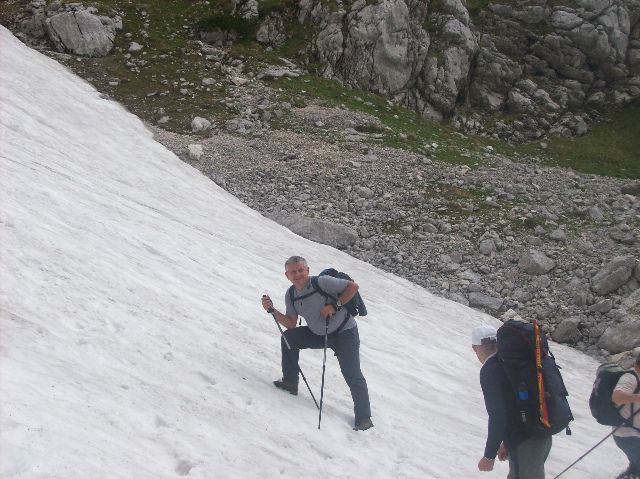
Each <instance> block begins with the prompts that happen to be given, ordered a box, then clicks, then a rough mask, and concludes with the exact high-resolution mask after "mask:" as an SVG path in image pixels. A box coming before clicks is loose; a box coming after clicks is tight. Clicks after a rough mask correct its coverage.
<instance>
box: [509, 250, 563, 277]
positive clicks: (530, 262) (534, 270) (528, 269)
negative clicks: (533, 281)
mask: <svg viewBox="0 0 640 479" xmlns="http://www.w3.org/2000/svg"><path fill="white" fill-rule="evenodd" d="M555 266H556V264H555V262H554V261H553V260H552V259H551V258H548V257H547V256H546V255H545V254H544V253H541V252H540V251H537V250H534V249H530V250H528V251H527V252H526V253H524V254H523V255H522V256H521V257H520V260H519V261H518V267H519V268H520V269H521V270H522V271H524V272H525V273H529V274H534V275H540V274H545V273H548V272H549V271H551V270H552V269H553V268H555Z"/></svg>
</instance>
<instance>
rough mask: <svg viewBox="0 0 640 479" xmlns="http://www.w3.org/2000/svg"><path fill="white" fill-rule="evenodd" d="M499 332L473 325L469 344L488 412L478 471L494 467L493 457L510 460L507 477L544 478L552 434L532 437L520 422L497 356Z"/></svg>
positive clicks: (515, 478) (512, 394) (511, 393)
mask: <svg viewBox="0 0 640 479" xmlns="http://www.w3.org/2000/svg"><path fill="white" fill-rule="evenodd" d="M497 333H498V331H497V330H496V328H494V327H493V326H490V325H487V324H482V325H480V326H476V327H475V328H473V330H472V332H471V344H472V348H473V350H474V352H475V353H476V356H477V357H478V360H479V361H480V362H481V363H482V367H481V369H480V386H481V387H482V394H483V395H484V402H485V406H486V408H487V413H488V415H489V421H488V433H487V440H486V444H485V449H484V455H483V457H482V459H480V461H479V462H478V469H479V470H480V471H485V472H486V471H491V470H493V466H494V462H495V458H496V456H497V457H498V459H500V460H501V461H504V460H505V459H507V458H508V459H509V476H508V479H544V463H545V461H546V460H547V457H548V455H549V451H550V450H551V436H547V437H542V438H540V437H534V436H531V435H530V434H528V433H526V432H525V431H524V430H523V428H522V427H520V425H519V420H518V413H517V410H516V403H515V396H514V393H513V390H512V388H511V385H510V383H509V379H508V378H507V375H506V373H505V370H504V368H503V367H502V364H501V363H500V360H499V358H498V357H497V356H496V353H497V350H498V338H497Z"/></svg>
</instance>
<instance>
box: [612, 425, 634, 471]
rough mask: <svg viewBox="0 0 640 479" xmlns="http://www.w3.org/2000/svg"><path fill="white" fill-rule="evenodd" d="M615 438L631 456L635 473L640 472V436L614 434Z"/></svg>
mask: <svg viewBox="0 0 640 479" xmlns="http://www.w3.org/2000/svg"><path fill="white" fill-rule="evenodd" d="M638 414H640V413H638ZM613 440H614V441H615V442H616V444H617V446H618V447H619V448H620V449H622V452H624V453H625V455H626V456H627V457H628V458H629V466H630V467H631V471H632V472H633V474H640V437H635V436H632V437H618V436H616V435H614V436H613Z"/></svg>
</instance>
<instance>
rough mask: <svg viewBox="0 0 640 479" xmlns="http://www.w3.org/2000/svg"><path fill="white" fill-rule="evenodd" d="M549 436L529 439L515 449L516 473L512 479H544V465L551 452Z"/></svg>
mask: <svg viewBox="0 0 640 479" xmlns="http://www.w3.org/2000/svg"><path fill="white" fill-rule="evenodd" d="M551 442H552V440H551V436H548V437H531V438H529V439H527V440H525V441H522V442H521V443H520V444H518V445H517V446H516V447H515V450H516V454H515V455H516V465H517V467H516V471H517V475H516V478H514V479H544V463H545V461H546V460H547V457H549V451H551Z"/></svg>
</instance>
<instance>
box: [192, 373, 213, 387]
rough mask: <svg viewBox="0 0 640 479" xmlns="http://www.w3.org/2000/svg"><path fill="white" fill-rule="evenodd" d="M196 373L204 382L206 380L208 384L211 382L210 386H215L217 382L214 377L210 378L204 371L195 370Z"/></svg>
mask: <svg viewBox="0 0 640 479" xmlns="http://www.w3.org/2000/svg"><path fill="white" fill-rule="evenodd" d="M196 374H197V375H198V376H200V377H201V378H202V379H204V380H205V381H206V382H208V383H209V384H211V385H212V386H215V385H216V384H218V382H217V381H216V380H215V379H213V378H211V377H209V376H207V375H206V374H204V373H201V372H200V371H198V372H196Z"/></svg>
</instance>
